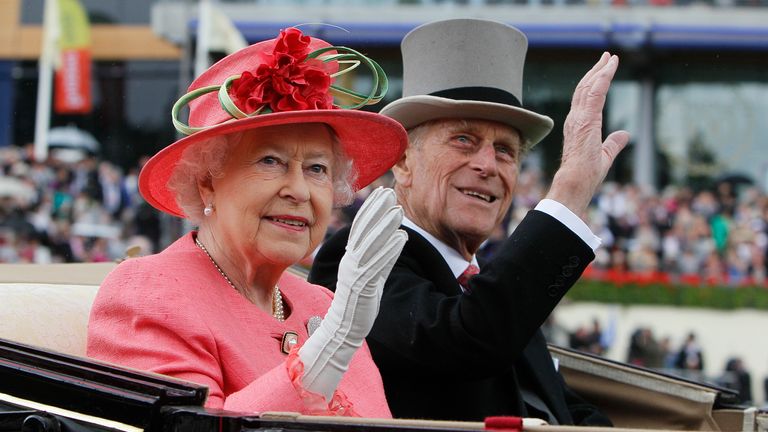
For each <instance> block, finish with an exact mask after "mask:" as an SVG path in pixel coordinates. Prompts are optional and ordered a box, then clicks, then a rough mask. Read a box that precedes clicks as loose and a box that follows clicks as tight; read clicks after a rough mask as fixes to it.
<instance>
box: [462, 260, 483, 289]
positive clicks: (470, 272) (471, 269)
mask: <svg viewBox="0 0 768 432" xmlns="http://www.w3.org/2000/svg"><path fill="white" fill-rule="evenodd" d="M478 273H480V268H479V267H477V266H476V265H474V264H470V265H469V266H467V269H466V270H464V272H463V273H462V274H460V275H459V277H458V279H457V280H458V281H459V285H461V287H462V288H464V291H465V292H467V293H469V278H471V277H472V276H474V275H476V274H478Z"/></svg>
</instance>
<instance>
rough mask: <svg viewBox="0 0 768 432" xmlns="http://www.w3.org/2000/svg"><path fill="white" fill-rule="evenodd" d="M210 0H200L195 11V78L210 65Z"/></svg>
mask: <svg viewBox="0 0 768 432" xmlns="http://www.w3.org/2000/svg"><path fill="white" fill-rule="evenodd" d="M211 9H212V6H211V1H210V0H200V4H199V6H198V9H197V10H198V12H197V39H196V40H195V42H196V46H195V78H197V77H199V76H200V74H201V73H203V72H204V71H205V70H206V69H208V66H210V65H211V58H210V53H209V51H210V44H211Z"/></svg>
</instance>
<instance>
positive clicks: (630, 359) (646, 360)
mask: <svg viewBox="0 0 768 432" xmlns="http://www.w3.org/2000/svg"><path fill="white" fill-rule="evenodd" d="M664 357H665V350H664V348H663V347H662V346H661V344H659V343H658V342H657V341H656V338H655V337H654V335H653V331H652V330H651V329H650V328H648V327H641V328H638V329H636V330H635V331H634V332H633V333H632V336H631V338H630V343H629V352H628V353H627V363H630V364H633V365H636V366H643V367H647V368H652V369H661V368H663V367H664Z"/></svg>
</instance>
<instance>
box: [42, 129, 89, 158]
mask: <svg viewBox="0 0 768 432" xmlns="http://www.w3.org/2000/svg"><path fill="white" fill-rule="evenodd" d="M48 147H50V148H57V147H58V148H72V149H81V150H85V151H87V152H89V153H91V154H96V152H97V151H98V150H99V142H98V141H96V138H94V137H93V135H91V134H90V133H89V132H87V131H84V130H82V129H80V128H78V127H76V126H72V125H69V126H59V127H55V128H52V129H51V130H50V131H49V132H48Z"/></svg>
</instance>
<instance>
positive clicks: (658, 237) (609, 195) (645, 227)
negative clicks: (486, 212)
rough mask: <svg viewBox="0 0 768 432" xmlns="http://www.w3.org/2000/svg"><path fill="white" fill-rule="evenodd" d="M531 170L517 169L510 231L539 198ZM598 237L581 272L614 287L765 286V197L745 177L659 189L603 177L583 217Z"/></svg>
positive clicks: (540, 184)
mask: <svg viewBox="0 0 768 432" xmlns="http://www.w3.org/2000/svg"><path fill="white" fill-rule="evenodd" d="M544 185H545V183H544V182H543V181H542V180H541V176H540V175H539V174H538V173H537V172H536V171H533V170H528V171H525V172H523V173H521V176H520V182H519V184H518V191H517V196H516V198H515V205H514V207H515V209H514V211H513V212H512V214H511V220H510V224H509V228H510V229H513V228H514V226H515V225H516V223H517V221H519V220H521V219H522V217H523V216H524V214H525V212H526V211H527V210H528V209H530V208H532V207H533V206H534V205H535V204H536V203H537V202H538V200H539V199H540V198H541V197H542V196H543V191H544ZM587 222H588V224H589V225H590V227H591V228H592V231H593V232H594V233H596V234H597V235H598V236H599V237H600V238H601V239H602V245H601V247H600V248H599V249H598V250H597V252H596V255H597V257H596V259H595V261H594V262H593V263H592V265H591V266H590V267H589V268H588V270H587V272H586V273H585V275H584V277H586V278H594V279H602V280H607V281H610V282H612V283H616V284H623V283H628V282H634V283H641V284H642V283H671V284H674V283H686V284H690V285H702V284H708V285H727V286H744V285H762V286H765V285H766V254H767V253H768V196H766V195H765V193H764V192H763V191H761V190H760V189H759V188H758V187H755V186H753V185H751V184H749V182H748V181H747V180H746V179H742V178H723V179H721V180H720V181H713V187H712V188H711V189H704V190H700V191H694V190H692V189H691V188H689V187H680V186H668V187H666V188H665V189H664V190H662V191H661V192H659V193H657V192H653V191H650V190H644V189H643V188H640V187H638V186H636V185H631V184H628V185H619V184H616V183H612V182H606V183H605V184H604V185H603V186H602V188H601V190H600V191H599V192H598V194H597V195H596V196H595V198H594V200H593V203H592V206H591V207H590V212H589V215H588V221H587Z"/></svg>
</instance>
